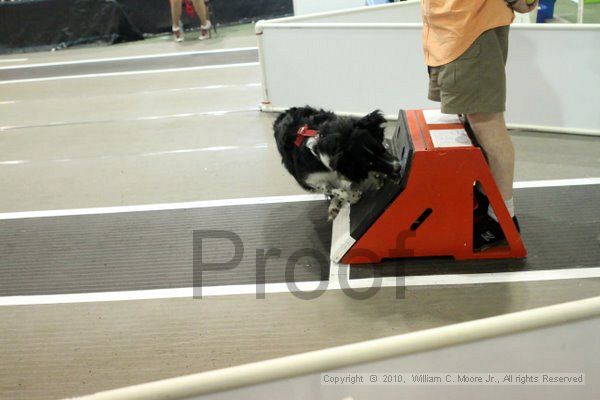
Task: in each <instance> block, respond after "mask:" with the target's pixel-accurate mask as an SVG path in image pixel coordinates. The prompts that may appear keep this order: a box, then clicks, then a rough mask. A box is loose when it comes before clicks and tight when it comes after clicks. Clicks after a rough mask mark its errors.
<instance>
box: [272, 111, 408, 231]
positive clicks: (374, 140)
mask: <svg viewBox="0 0 600 400" xmlns="http://www.w3.org/2000/svg"><path fill="white" fill-rule="evenodd" d="M384 122H385V119H384V118H383V116H382V114H381V112H380V111H373V112H372V113H370V114H368V115H366V116H364V117H363V118H360V119H359V118H350V117H341V116H337V115H335V114H333V113H331V112H328V111H324V110H317V109H314V108H312V107H294V108H290V109H289V110H287V111H285V112H284V113H283V114H281V115H279V117H278V118H277V119H276V120H275V123H274V124H273V129H274V131H275V141H276V142H277V148H278V149H279V152H280V153H281V157H282V159H283V165H285V167H286V169H287V170H288V171H289V173H290V174H292V176H293V177H294V178H295V179H296V181H298V183H299V184H300V186H302V187H303V188H304V189H306V190H309V191H311V192H318V193H324V194H325V195H327V196H330V197H331V203H330V205H329V212H328V219H329V220H330V221H331V220H333V219H334V218H335V217H336V216H337V214H338V212H339V210H340V208H341V207H342V205H343V203H344V202H349V203H350V204H354V203H356V202H357V201H358V200H360V198H361V195H362V193H363V192H365V191H367V190H378V189H380V188H381V187H382V186H383V184H384V181H385V179H386V178H387V177H388V176H397V175H399V173H400V163H399V162H398V160H397V159H396V158H395V157H394V156H393V155H392V154H390V153H389V152H388V151H387V149H386V147H385V145H384V142H383V133H384V128H383V126H382V125H383V123H384Z"/></svg>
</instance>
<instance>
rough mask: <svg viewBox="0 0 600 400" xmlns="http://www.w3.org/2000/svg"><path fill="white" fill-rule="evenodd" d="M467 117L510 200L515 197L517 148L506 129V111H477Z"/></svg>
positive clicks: (496, 177) (500, 187)
mask: <svg viewBox="0 0 600 400" xmlns="http://www.w3.org/2000/svg"><path fill="white" fill-rule="evenodd" d="M467 118H468V119H469V123H470V124H471V127H472V128H473V132H474V133H475V136H476V138H477V141H478V142H479V144H480V145H481V147H482V148H483V150H484V151H485V154H486V156H487V158H488V163H489V165H490V170H491V171H492V175H493V176H494V179H495V180H496V184H497V185H498V189H499V190H500V194H501V195H502V198H503V199H504V200H505V201H506V200H510V199H511V198H512V197H513V194H512V192H513V179H514V171H515V150H514V147H513V144H512V140H511V138H510V136H509V134H508V130H507V129H506V123H505V122H504V113H475V114H469V115H467Z"/></svg>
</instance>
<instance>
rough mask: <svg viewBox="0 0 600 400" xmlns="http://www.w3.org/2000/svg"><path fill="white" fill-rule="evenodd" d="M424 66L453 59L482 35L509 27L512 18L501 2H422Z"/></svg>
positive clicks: (458, 0) (455, 0)
mask: <svg viewBox="0 0 600 400" xmlns="http://www.w3.org/2000/svg"><path fill="white" fill-rule="evenodd" d="M421 14H422V16H423V50H424V51H425V64H427V65H429V66H432V67H437V66H440V65H443V64H448V63H449V62H451V61H453V60H455V59H457V58H458V57H459V56H460V55H461V54H462V53H464V52H465V51H466V50H467V49H468V48H469V47H470V46H471V44H473V42H474V41H475V39H477V37H479V35H481V34H482V33H483V32H485V31H487V30H489V29H492V28H497V27H499V26H505V25H510V24H511V23H512V21H513V19H514V18H515V14H514V12H513V10H512V9H511V8H509V7H508V5H507V4H506V3H505V2H504V0H422V1H421Z"/></svg>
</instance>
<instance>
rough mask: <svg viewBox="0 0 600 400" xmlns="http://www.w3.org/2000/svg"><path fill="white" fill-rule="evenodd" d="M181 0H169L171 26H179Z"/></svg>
mask: <svg viewBox="0 0 600 400" xmlns="http://www.w3.org/2000/svg"><path fill="white" fill-rule="evenodd" d="M182 1H183V0H171V22H172V24H173V28H175V27H179V20H181V2H182Z"/></svg>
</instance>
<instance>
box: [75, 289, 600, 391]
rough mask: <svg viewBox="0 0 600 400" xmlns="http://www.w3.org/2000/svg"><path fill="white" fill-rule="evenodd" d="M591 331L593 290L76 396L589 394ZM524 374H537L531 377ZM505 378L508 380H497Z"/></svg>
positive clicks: (595, 313) (593, 373)
mask: <svg viewBox="0 0 600 400" xmlns="http://www.w3.org/2000/svg"><path fill="white" fill-rule="evenodd" d="M599 329H600V297H595V298H591V299H586V300H580V301H575V302H570V303H564V304H558V305H553V306H549V307H543V308H538V309H533V310H527V311H522V312H517V313H512V314H505V315H500V316H496V317H491V318H485V319H481V320H476V321H470V322H465V323H461V324H456V325H449V326H445V327H441V328H435V329H429V330H425V331H420V332H414V333H409V334H405V335H399V336H394V337H387V338H382V339H376V340H371V341H368V342H362V343H355V344H350V345H346V346H340V347H335V348H330V349H325V350H319V351H314V352H310V353H304V354H298V355H293V356H289V357H284V358H279V359H273V360H268V361H262V362H258V363H254V364H247V365H242V366H238V367H232V368H226V369H222V370H217V371H211V372H206V373H202V374H197V375H189V376H183V377H178V378H173V379H167V380H164V381H158V382H153V383H148V384H142V385H137V386H131V387H128V388H123V389H117V390H112V391H107V392H101V393H97V394H95V395H91V396H86V397H83V398H81V399H82V400H84V399H85V400H134V399H135V400H166V399H171V400H173V399H189V400H192V399H193V400H229V399H247V400H259V399H260V400H262V399H280V398H281V399H283V398H285V399H298V400H304V399H323V400H329V399H331V400H339V399H348V398H356V399H374V400H386V399H390V400H391V399H398V398H406V399H433V398H452V399H464V400H470V399H483V398H485V399H490V400H492V399H493V400H496V399H498V400H503V399H516V400H518V399H523V400H525V399H545V400H554V399H556V400H563V399H565V398H573V399H592V398H597V394H598V393H599V392H600V381H598V379H597V377H598V376H600V357H599V353H600V342H599V341H598V330H599ZM490 373H493V374H494V375H495V378H496V379H497V381H492V382H482V384H470V385H469V384H464V383H466V382H461V380H460V379H459V378H458V375H460V374H466V375H467V376H473V375H474V374H480V375H481V377H482V379H488V374H490ZM524 373H525V374H527V375H528V376H537V377H538V379H539V381H538V382H537V384H535V382H533V379H531V378H525V374H524ZM324 374H327V375H328V376H330V377H331V376H332V375H333V374H340V375H342V376H350V377H351V376H356V374H361V375H362V376H364V377H365V378H364V381H363V384H361V385H337V386H336V385H323V383H324V382H323V380H322V379H324ZM371 374H379V379H380V380H379V381H378V383H379V384H377V385H369V384H368V382H366V381H367V380H368V379H369V377H370V375H371ZM399 374H402V375H403V378H404V379H406V380H405V381H404V383H414V380H413V378H412V375H422V374H425V375H430V374H437V375H441V377H442V379H443V381H442V384H440V385H432V384H429V385H414V384H408V385H397V384H396V383H398V382H395V381H392V380H389V379H388V380H389V382H388V384H386V382H384V380H385V378H381V376H385V375H394V376H396V378H394V379H398V378H397V377H398V375H399ZM448 374H449V375H450V376H451V378H452V379H453V380H454V381H453V382H452V383H454V384H453V385H445V384H444V383H448V382H450V381H447V380H446V379H447V375H448ZM544 374H546V375H547V376H552V377H553V379H556V378H558V377H560V376H562V377H570V378H571V379H572V380H573V382H571V384H570V385H556V383H557V382H554V384H549V383H552V382H544V381H543V379H544V378H543V375H544ZM506 376H511V377H512V380H511V381H506V380H505V377H506ZM517 376H520V378H518V377H517ZM524 379H527V382H526V381H525V380H524ZM470 381H471V383H473V380H472V379H471V380H470ZM330 382H331V380H330ZM421 383H423V382H421ZM429 383H431V381H429ZM499 383H502V384H499ZM525 383H528V384H527V385H526V384H525ZM562 383H565V382H562Z"/></svg>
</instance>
